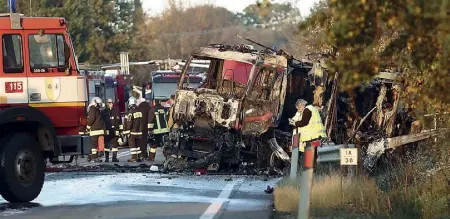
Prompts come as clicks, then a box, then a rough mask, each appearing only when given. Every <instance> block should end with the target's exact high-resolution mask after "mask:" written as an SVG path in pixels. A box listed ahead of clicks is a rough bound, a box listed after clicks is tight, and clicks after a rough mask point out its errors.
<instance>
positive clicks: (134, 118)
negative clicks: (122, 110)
mask: <svg viewBox="0 0 450 219" xmlns="http://www.w3.org/2000/svg"><path fill="white" fill-rule="evenodd" d="M141 120H142V113H141V112H139V110H138V109H137V101H136V98H134V97H130V99H128V113H127V115H126V116H125V127H124V131H123V134H124V135H126V136H128V145H129V147H130V152H131V159H129V160H128V162H141V159H140V154H141V150H140V148H139V146H140V144H139V143H140V139H141V137H142V128H141Z"/></svg>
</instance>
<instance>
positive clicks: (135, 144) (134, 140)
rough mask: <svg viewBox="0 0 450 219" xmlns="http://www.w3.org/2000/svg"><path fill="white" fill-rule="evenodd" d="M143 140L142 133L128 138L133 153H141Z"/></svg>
mask: <svg viewBox="0 0 450 219" xmlns="http://www.w3.org/2000/svg"><path fill="white" fill-rule="evenodd" d="M140 140H141V136H140V135H130V138H129V139H128V145H129V147H130V151H131V155H138V154H140V148H139V142H140Z"/></svg>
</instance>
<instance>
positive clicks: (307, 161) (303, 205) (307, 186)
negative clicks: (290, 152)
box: [297, 141, 320, 219]
mask: <svg viewBox="0 0 450 219" xmlns="http://www.w3.org/2000/svg"><path fill="white" fill-rule="evenodd" d="M318 146H320V142H319V141H314V142H311V144H307V147H306V148H305V153H304V156H303V172H302V178H301V180H300V183H301V184H300V185H301V186H300V199H299V201H300V202H299V206H298V215H297V218H298V219H307V218H308V217H309V206H310V202H311V189H312V181H313V174H314V165H315V163H314V157H315V156H316V147H318Z"/></svg>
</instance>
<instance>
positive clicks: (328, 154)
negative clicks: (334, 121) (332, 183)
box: [317, 143, 355, 163]
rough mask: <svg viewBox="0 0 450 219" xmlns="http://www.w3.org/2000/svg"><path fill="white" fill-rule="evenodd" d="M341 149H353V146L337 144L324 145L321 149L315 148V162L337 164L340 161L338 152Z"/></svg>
mask: <svg viewBox="0 0 450 219" xmlns="http://www.w3.org/2000/svg"><path fill="white" fill-rule="evenodd" d="M341 148H355V145H354V144H347V145H345V144H339V145H336V144H334V143H325V144H322V146H321V147H319V148H317V154H318V158H317V162H319V163H335V162H337V163H339V162H340V161H341V156H340V154H339V151H340V149H341Z"/></svg>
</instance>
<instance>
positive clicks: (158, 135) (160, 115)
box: [148, 99, 169, 161]
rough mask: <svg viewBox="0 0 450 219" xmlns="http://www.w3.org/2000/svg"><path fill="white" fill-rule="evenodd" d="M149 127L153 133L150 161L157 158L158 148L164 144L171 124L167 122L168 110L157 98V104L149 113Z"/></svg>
mask: <svg viewBox="0 0 450 219" xmlns="http://www.w3.org/2000/svg"><path fill="white" fill-rule="evenodd" d="M148 129H149V131H150V134H151V135H152V139H153V141H152V144H151V145H150V156H149V157H150V159H149V160H150V161H154V160H155V154H156V148H157V147H161V146H162V143H163V142H162V141H163V136H164V135H165V134H167V133H169V125H168V124H167V112H166V109H165V108H164V107H163V106H162V105H161V101H160V100H156V99H155V106H154V107H152V108H151V109H150V111H149V114H148Z"/></svg>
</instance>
